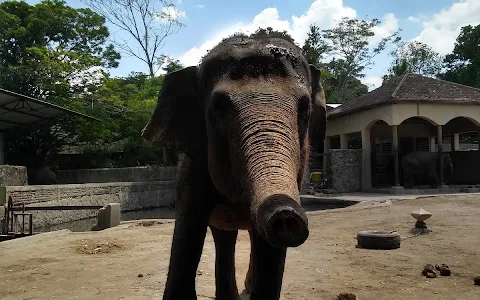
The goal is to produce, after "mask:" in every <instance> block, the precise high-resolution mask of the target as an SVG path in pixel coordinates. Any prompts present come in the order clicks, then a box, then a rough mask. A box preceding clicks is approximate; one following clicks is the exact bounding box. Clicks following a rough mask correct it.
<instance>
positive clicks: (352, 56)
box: [302, 18, 400, 103]
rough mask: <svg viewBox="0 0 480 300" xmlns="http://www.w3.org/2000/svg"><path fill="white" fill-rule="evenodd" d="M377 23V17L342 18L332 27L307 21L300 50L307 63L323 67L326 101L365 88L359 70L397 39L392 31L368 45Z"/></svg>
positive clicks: (350, 96)
mask: <svg viewBox="0 0 480 300" xmlns="http://www.w3.org/2000/svg"><path fill="white" fill-rule="evenodd" d="M380 24H381V22H380V21H379V20H378V19H373V20H358V19H351V18H342V19H341V20H340V22H339V23H338V24H337V26H336V27H334V28H332V29H324V30H320V28H319V27H318V26H316V25H315V24H312V25H310V31H309V33H308V35H307V39H306V40H305V43H304V46H303V47H302V51H303V54H304V55H305V57H306V58H307V61H308V62H309V63H311V64H313V65H315V66H317V67H319V68H321V69H323V74H324V75H325V78H324V85H325V93H326V97H327V102H329V103H342V102H346V101H349V100H351V99H354V98H356V97H358V96H360V95H362V94H364V93H366V92H368V87H367V86H365V85H364V84H362V83H361V81H360V80H359V78H362V77H364V76H365V75H364V74H363V71H364V70H365V69H366V68H368V67H369V66H370V65H372V64H373V63H374V58H375V57H376V56H377V55H378V54H380V53H382V52H383V51H384V50H385V49H386V48H387V47H388V46H390V45H392V44H396V43H398V42H399V41H400V37H399V31H396V32H394V33H393V34H391V35H389V36H387V37H384V38H381V39H380V40H379V41H378V43H376V46H375V47H371V45H370V44H371V39H372V37H374V36H375V31H374V28H375V26H378V25H380ZM327 59H330V60H329V61H326V60H327Z"/></svg>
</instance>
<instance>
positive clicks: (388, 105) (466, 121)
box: [324, 74, 480, 192]
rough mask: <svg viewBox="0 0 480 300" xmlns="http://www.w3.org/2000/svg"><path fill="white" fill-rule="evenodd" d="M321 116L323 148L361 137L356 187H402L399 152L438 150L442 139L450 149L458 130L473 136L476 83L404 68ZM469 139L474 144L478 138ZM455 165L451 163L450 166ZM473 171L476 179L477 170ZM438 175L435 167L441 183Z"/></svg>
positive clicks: (479, 117) (478, 109)
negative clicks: (324, 118) (471, 84)
mask: <svg viewBox="0 0 480 300" xmlns="http://www.w3.org/2000/svg"><path fill="white" fill-rule="evenodd" d="M327 119H328V121H327V132H326V138H325V141H324V153H329V152H330V150H331V149H335V148H336V149H349V148H351V147H349V141H351V140H352V138H357V140H360V139H361V149H362V151H361V190H364V191H368V190H371V189H372V188H378V187H385V186H391V187H392V191H397V192H398V191H399V190H401V189H403V188H402V187H401V177H400V167H399V166H400V163H399V162H400V159H401V157H402V156H403V155H405V154H407V153H409V152H412V151H415V150H420V151H432V152H435V151H438V152H443V151H444V150H445V149H443V148H444V143H445V140H450V144H451V147H450V148H451V151H452V152H455V151H459V150H460V149H459V146H460V135H465V134H468V135H472V134H474V135H475V137H478V132H479V128H480V89H476V88H472V87H469V86H464V85H460V84H456V83H452V82H447V81H443V80H439V79H435V78H430V77H425V76H422V75H417V74H406V75H403V76H400V77H398V78H396V79H393V80H391V81H389V82H386V83H384V84H383V85H382V86H381V87H379V88H377V89H375V90H373V91H371V92H369V93H367V94H365V95H363V96H361V97H359V98H356V99H354V100H352V101H350V102H348V103H345V104H343V105H341V106H338V107H335V108H330V109H329V110H328V112H327ZM474 140H476V143H477V145H476V147H475V150H478V143H479V142H480V139H478V138H475V139H474ZM469 152H472V151H469ZM474 152H475V153H473V155H477V154H478V151H474ZM471 157H476V156H471ZM479 158H480V157H479ZM464 160H465V159H464ZM326 161H327V160H324V162H325V163H326ZM440 161H442V160H440ZM457 165H458V166H459V164H457ZM475 165H477V163H475ZM440 166H441V165H440ZM458 166H455V164H454V169H458ZM477 167H479V166H476V168H477ZM477 169H480V168H477ZM474 172H477V171H475V170H474ZM479 172H480V171H479ZM477 175H478V176H477ZM332 176H334V175H332ZM475 176H477V177H478V180H479V181H478V182H477V183H480V173H479V174H476V175H475ZM443 180H444V179H443V169H442V168H440V181H441V183H442V185H443V184H444V182H443Z"/></svg>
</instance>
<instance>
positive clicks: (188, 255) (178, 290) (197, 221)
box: [163, 168, 213, 300]
mask: <svg viewBox="0 0 480 300" xmlns="http://www.w3.org/2000/svg"><path fill="white" fill-rule="evenodd" d="M195 172H197V174H195ZM186 173H187V174H182V175H183V176H182V177H183V178H181V179H179V181H178V182H179V186H178V188H177V201H176V204H175V208H176V212H175V230H174V233H173V241H172V246H171V252H170V264H169V268H168V275H167V282H166V284H165V290H164V294H163V300H177V299H182V300H197V295H196V290H195V278H196V275H197V268H198V264H199V262H200V257H201V255H202V250H203V245H204V241H205V236H206V233H207V226H208V219H209V217H210V214H211V212H212V210H213V203H211V201H207V200H205V199H209V198H210V199H211V195H208V191H207V189H208V185H209V182H205V181H202V180H195V178H196V176H194V175H198V173H199V172H198V170H197V171H195V170H194V169H193V168H190V169H189V170H186ZM197 177H198V176H197Z"/></svg>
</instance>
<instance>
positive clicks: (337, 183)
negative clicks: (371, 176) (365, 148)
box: [330, 149, 362, 193]
mask: <svg viewBox="0 0 480 300" xmlns="http://www.w3.org/2000/svg"><path fill="white" fill-rule="evenodd" d="M330 168H331V176H332V177H331V180H332V189H334V190H336V191H338V192H342V193H346V192H356V191H359V190H360V189H361V187H362V150H361V149H345V150H340V149H331V150H330Z"/></svg>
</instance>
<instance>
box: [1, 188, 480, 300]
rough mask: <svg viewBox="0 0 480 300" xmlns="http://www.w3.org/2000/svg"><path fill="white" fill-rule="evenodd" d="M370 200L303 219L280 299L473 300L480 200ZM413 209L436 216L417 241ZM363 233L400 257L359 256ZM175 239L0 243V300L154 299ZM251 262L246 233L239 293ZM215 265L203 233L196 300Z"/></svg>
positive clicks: (154, 233) (144, 234)
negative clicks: (436, 272)
mask: <svg viewBox="0 0 480 300" xmlns="http://www.w3.org/2000/svg"><path fill="white" fill-rule="evenodd" d="M349 197H357V198H354V199H358V197H362V196H359V195H356V196H355V195H354V196H352V195H349ZM376 197H378V195H377V196H375V195H374V196H372V197H371V199H370V201H365V202H363V203H360V204H357V205H354V206H350V207H347V208H344V209H338V210H330V211H317V212H310V213H309V214H308V215H309V225H310V230H311V231H310V236H309V239H308V240H307V241H306V242H305V244H303V245H302V246H300V247H298V248H293V249H289V250H288V254H287V264H286V270H285V276H284V281H283V289H282V298H281V299H332V300H334V299H335V298H336V296H337V295H338V294H339V293H342V292H352V293H354V294H356V295H357V299H361V300H373V299H375V300H382V299H385V300H387V299H388V300H392V299H393V300H397V299H398V300H403V299H409V300H417V299H418V300H420V299H421V300H439V299H442V300H443V299H448V300H452V299H459V300H460V299H480V286H475V285H474V284H473V277H474V276H477V275H480V260H479V259H478V255H479V254H478V251H479V250H478V249H480V235H479V234H478V232H479V231H480V222H479V218H478V216H479V215H480V197H479V195H472V194H465V195H451V196H445V195H442V196H440V195H436V197H427V198H423V197H425V196H424V195H423V196H422V198H421V199H412V200H404V201H400V200H398V199H395V198H393V199H391V198H392V197H398V196H392V195H388V197H387V198H377V199H376V200H373V198H376ZM405 197H406V196H402V197H401V198H400V199H402V198H405ZM336 198H339V196H336ZM354 199H349V200H354ZM418 208H423V209H426V210H428V211H430V212H431V213H432V214H433V217H432V218H431V219H429V220H428V221H427V224H428V226H429V228H430V229H431V230H432V232H431V233H429V234H426V235H421V236H416V237H415V236H413V235H412V234H411V233H410V232H409V231H410V229H411V228H412V227H413V224H414V219H413V218H412V217H411V216H410V213H411V212H412V211H413V210H415V209H418ZM152 223H154V224H152ZM368 229H375V230H388V231H397V232H399V233H400V234H401V235H402V238H404V239H403V240H402V245H401V248H400V249H396V250H390V251H381V250H365V249H357V248H356V247H355V245H356V240H355V237H356V234H357V232H358V231H360V230H368ZM172 231H173V222H172V221H160V220H157V221H155V222H145V223H144V224H143V225H142V222H128V223H124V224H121V225H119V226H117V227H115V228H111V229H107V230H104V231H100V232H83V233H72V232H69V231H65V230H64V231H56V232H51V233H46V234H39V235H36V236H32V237H27V238H22V239H17V240H13V241H8V242H2V243H0V299H5V300H10V299H12V300H13V299H39V300H43V299H106V300H108V299H117V300H118V299H153V298H154V299H160V298H161V295H162V292H163V286H164V283H165V278H166V273H167V268H168V257H169V254H170V243H171V237H172V236H171V234H172ZM249 253H250V245H249V239H248V233H246V232H241V233H240V234H239V237H238V242H237V251H236V259H237V260H236V265H237V282H238V286H239V290H240V291H242V290H243V280H244V276H245V273H246V271H247V268H248V258H249ZM214 260H215V253H214V244H213V240H212V237H211V234H210V232H209V233H208V234H207V239H206V242H205V246H204V251H203V254H202V258H201V262H200V265H199V268H198V270H199V271H198V276H197V294H198V296H199V299H214V293H215V291H214ZM427 263H430V264H442V263H445V264H447V265H449V267H450V269H451V270H452V275H451V276H449V277H438V278H433V279H427V278H425V277H423V276H422V275H421V271H422V269H423V267H424V265H425V264H427ZM242 299H248V295H246V294H244V295H243V296H242Z"/></svg>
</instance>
